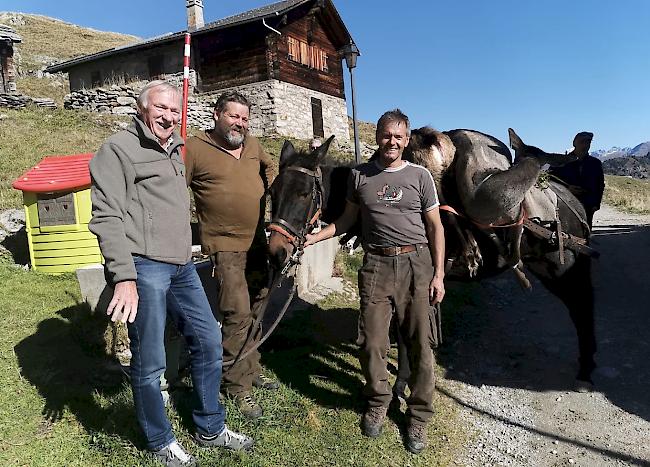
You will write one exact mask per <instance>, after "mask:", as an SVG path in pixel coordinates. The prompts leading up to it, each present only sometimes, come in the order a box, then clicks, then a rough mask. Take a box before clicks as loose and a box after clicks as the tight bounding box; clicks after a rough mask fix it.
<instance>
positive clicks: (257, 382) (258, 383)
mask: <svg viewBox="0 0 650 467" xmlns="http://www.w3.org/2000/svg"><path fill="white" fill-rule="evenodd" d="M253 386H254V387H256V388H260V389H268V390H269V391H275V390H276V389H278V388H279V387H280V383H279V382H277V381H276V380H274V379H271V378H267V377H266V376H264V375H263V374H262V373H260V374H259V375H257V376H256V377H255V379H254V380H253Z"/></svg>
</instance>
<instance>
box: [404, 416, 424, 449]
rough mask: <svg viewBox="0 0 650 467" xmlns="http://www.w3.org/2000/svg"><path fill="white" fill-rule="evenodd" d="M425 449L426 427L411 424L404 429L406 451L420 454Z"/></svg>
mask: <svg viewBox="0 0 650 467" xmlns="http://www.w3.org/2000/svg"><path fill="white" fill-rule="evenodd" d="M426 447H427V426H426V425H423V424H419V423H412V424H410V425H409V426H408V427H407V429H406V449H407V450H408V451H409V452H412V453H413V454H420V453H421V452H422V450H423V449H424V448H426Z"/></svg>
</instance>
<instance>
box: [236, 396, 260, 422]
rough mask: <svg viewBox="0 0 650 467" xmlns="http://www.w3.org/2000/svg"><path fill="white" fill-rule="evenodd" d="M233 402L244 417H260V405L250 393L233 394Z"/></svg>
mask: <svg viewBox="0 0 650 467" xmlns="http://www.w3.org/2000/svg"><path fill="white" fill-rule="evenodd" d="M235 403H236V404H237V408H238V409H239V411H240V412H241V413H242V415H244V416H245V417H246V418H250V419H251V420H255V419H256V418H260V417H261V416H262V414H263V413H264V412H263V411H262V407H260V405H259V404H258V403H257V402H256V401H255V399H253V396H251V394H250V393H248V392H247V393H243V394H238V395H236V396H235Z"/></svg>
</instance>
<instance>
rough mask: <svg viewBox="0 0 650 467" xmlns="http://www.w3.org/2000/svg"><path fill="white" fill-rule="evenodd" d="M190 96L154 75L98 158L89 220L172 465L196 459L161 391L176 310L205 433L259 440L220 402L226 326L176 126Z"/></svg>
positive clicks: (151, 430) (113, 306) (144, 412)
mask: <svg viewBox="0 0 650 467" xmlns="http://www.w3.org/2000/svg"><path fill="white" fill-rule="evenodd" d="M180 97H181V96H180V93H179V90H178V89H177V88H176V87H174V86H172V85H170V84H169V83H166V82H164V81H152V82H151V83H149V84H148V85H147V86H146V87H145V88H144V89H143V90H142V92H141V94H140V96H139V97H138V102H137V104H138V115H137V116H136V117H134V119H133V122H132V123H131V125H130V126H129V127H128V128H127V129H126V130H124V131H120V132H118V133H116V134H114V135H113V136H111V137H110V138H108V140H107V141H106V142H105V143H104V144H103V145H102V147H101V148H100V149H99V151H98V152H97V155H96V156H95V157H94V158H93V159H92V160H91V162H90V172H91V176H92V190H91V194H92V203H93V217H92V220H91V221H90V225H89V228H90V230H91V231H92V232H93V233H94V234H95V235H97V237H98V239H99V245H100V248H101V251H102V254H103V256H104V259H105V272H106V277H107V280H108V282H109V284H111V285H112V286H113V287H114V294H113V298H112V300H111V302H110V303H109V305H108V309H107V313H108V314H109V315H111V316H112V318H111V319H112V320H113V321H121V322H122V323H127V326H128V330H129V338H130V342H131V344H130V345H131V352H132V355H133V356H132V359H131V369H130V371H131V386H132V389H133V401H134V404H135V411H136V417H137V420H138V423H139V425H140V428H141V429H142V432H143V433H144V436H145V439H146V445H147V448H148V449H149V450H151V451H152V452H153V453H154V455H155V457H156V458H157V459H158V460H159V461H160V462H161V463H163V464H164V465H166V466H188V465H195V463H196V461H195V459H194V457H193V456H192V455H190V454H189V453H188V452H187V451H185V449H184V448H183V447H182V446H181V445H180V444H179V443H178V442H177V441H176V438H175V436H174V433H173V432H172V427H171V424H170V423H169V419H168V418H167V415H166V413H165V406H164V403H163V399H162V395H161V392H160V376H161V374H162V373H163V372H164V371H165V347H164V330H165V323H166V321H167V316H168V315H169V317H170V318H171V319H172V320H173V322H174V323H175V325H176V327H177V329H178V330H179V332H180V333H181V334H182V335H183V336H184V337H185V340H186V342H187V345H188V348H189V349H190V355H191V371H192V381H193V386H194V390H195V391H196V393H197V396H198V397H197V398H196V399H197V404H198V405H197V407H196V408H195V409H194V411H193V419H194V423H195V425H196V433H195V440H196V442H197V443H198V444H199V445H201V446H222V447H226V448H230V449H234V450H245V449H248V448H250V447H251V446H252V444H253V440H252V439H251V438H249V437H247V436H244V435H241V434H239V433H235V432H232V431H231V430H229V429H228V428H227V427H226V426H225V424H224V421H225V410H224V407H223V405H222V404H221V403H220V402H219V385H220V383H221V366H222V347H221V333H220V331H219V326H218V324H217V322H216V320H215V319H214V316H213V315H212V311H211V309H210V305H209V303H208V300H207V298H206V295H205V291H204V290H203V287H202V285H201V282H200V279H199V277H198V274H197V272H196V268H195V267H194V263H192V261H191V233H190V201H189V194H188V192H187V188H186V184H185V166H184V164H183V160H182V157H181V148H182V146H183V144H184V143H183V140H182V138H181V137H180V136H179V135H178V133H177V132H176V131H175V130H176V128H177V126H178V121H179V118H180V100H181V99H180Z"/></svg>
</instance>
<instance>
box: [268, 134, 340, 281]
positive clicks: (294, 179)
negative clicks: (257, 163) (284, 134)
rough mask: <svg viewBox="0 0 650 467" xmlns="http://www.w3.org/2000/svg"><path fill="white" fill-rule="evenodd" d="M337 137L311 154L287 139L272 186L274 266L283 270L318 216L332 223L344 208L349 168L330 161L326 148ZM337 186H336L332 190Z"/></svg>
mask: <svg viewBox="0 0 650 467" xmlns="http://www.w3.org/2000/svg"><path fill="white" fill-rule="evenodd" d="M333 139H334V137H333V136H332V137H330V138H329V139H328V140H327V141H325V143H324V144H323V145H321V146H320V147H318V148H316V149H315V150H313V151H312V152H311V153H307V152H304V151H301V152H297V151H296V150H295V148H294V146H293V144H291V142H290V141H285V143H284V146H283V147H282V152H281V155H280V172H279V174H278V176H277V177H276V178H275V180H274V182H273V184H272V185H271V187H270V190H269V191H270V193H271V203H272V219H271V224H270V227H269V229H270V230H271V236H270V237H269V250H270V253H271V255H270V260H271V265H272V266H273V267H274V269H276V270H280V269H281V268H282V266H283V265H284V264H285V263H286V262H287V260H288V258H289V257H290V256H291V255H292V254H293V252H294V250H295V248H296V247H297V246H298V243H299V242H302V241H304V235H305V234H307V233H308V232H309V231H310V230H311V229H312V228H313V227H314V225H315V221H316V219H318V220H319V221H323V222H325V223H331V222H333V221H335V220H336V219H338V217H339V216H341V214H343V210H344V208H345V195H346V191H347V190H346V182H347V178H348V176H349V174H350V167H348V166H341V165H339V164H337V163H334V162H331V161H328V160H327V158H326V156H327V151H328V149H329V146H330V143H331V142H332V140H333ZM332 187H335V189H332Z"/></svg>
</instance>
